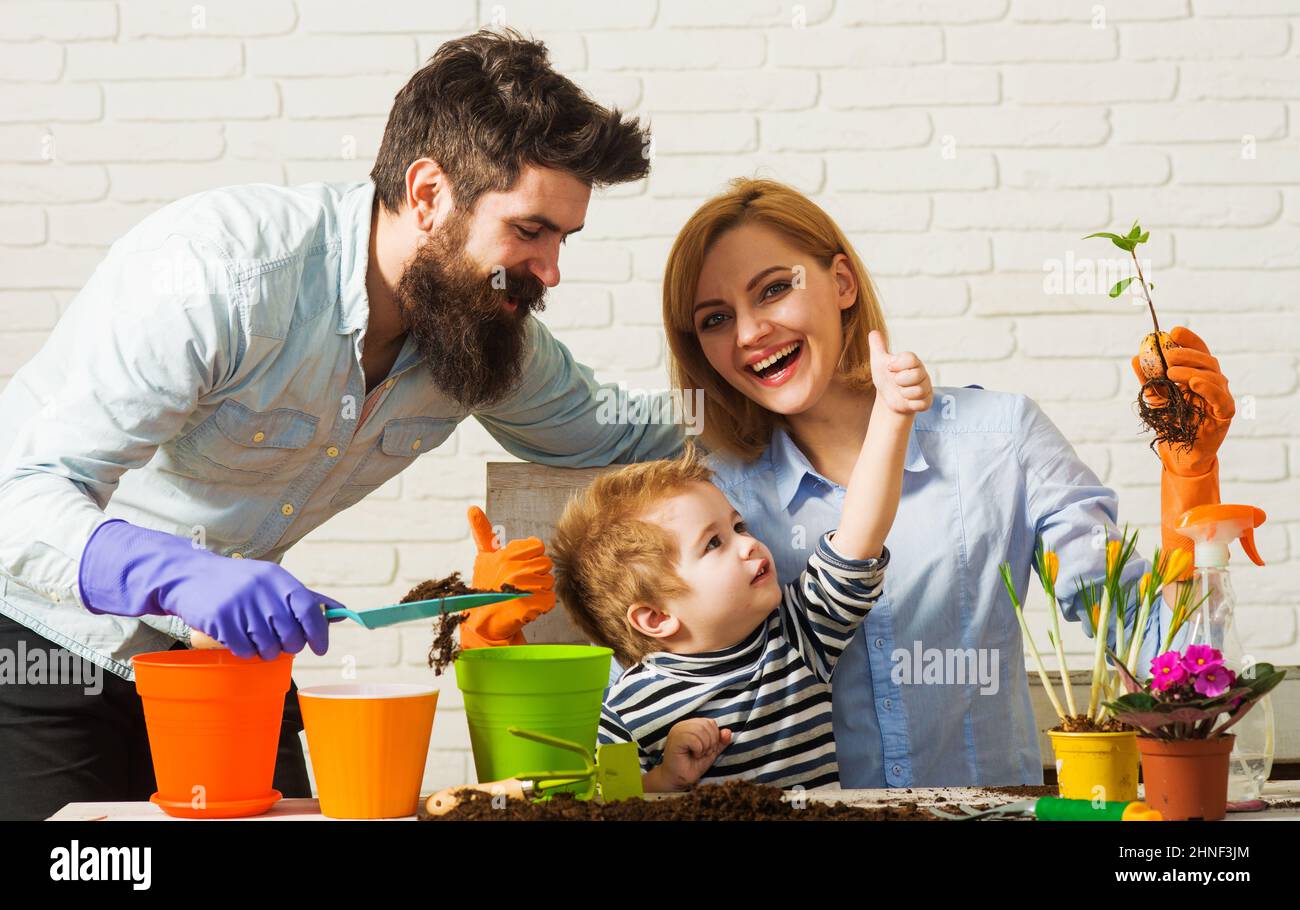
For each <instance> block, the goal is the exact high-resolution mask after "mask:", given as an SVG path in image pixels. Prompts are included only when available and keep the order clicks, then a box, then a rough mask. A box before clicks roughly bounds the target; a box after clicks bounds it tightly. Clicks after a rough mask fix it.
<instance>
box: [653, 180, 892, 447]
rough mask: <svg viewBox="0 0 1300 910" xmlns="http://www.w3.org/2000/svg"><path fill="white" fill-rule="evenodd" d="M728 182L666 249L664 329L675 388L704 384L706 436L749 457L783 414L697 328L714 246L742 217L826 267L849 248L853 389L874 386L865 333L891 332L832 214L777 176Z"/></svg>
mask: <svg viewBox="0 0 1300 910" xmlns="http://www.w3.org/2000/svg"><path fill="white" fill-rule="evenodd" d="M729 187H730V188H729V189H728V190H727V191H726V192H724V193H722V194H720V195H718V196H715V197H713V198H712V199H710V200H709V201H708V202H706V203H704V204H703V205H702V206H700V207H699V209H697V210H696V212H695V214H694V215H692V216H691V217H690V220H689V221H687V222H686V224H685V226H683V227H682V229H681V231H680V232H679V233H678V234H677V239H676V240H675V241H674V242H673V248H672V252H671V253H669V254H668V265H667V266H666V267H665V269H664V331H665V332H666V333H667V336H668V349H669V351H670V352H671V354H672V363H671V364H670V366H669V372H670V375H671V377H672V382H673V385H674V387H676V388H678V389H682V390H690V389H703V390H704V415H703V433H702V434H701V441H702V442H703V443H704V444H705V446H707V447H708V448H709V449H721V450H723V451H726V452H729V453H731V454H733V455H737V456H740V457H741V458H743V459H745V460H746V461H750V460H753V459H754V458H756V457H757V456H758V455H759V454H760V453H761V452H762V451H763V450H764V449H765V448H767V446H768V443H769V442H770V440H771V437H772V431H773V429H774V428H775V427H777V426H778V425H784V423H785V421H784V418H783V417H781V415H778V414H773V413H772V412H771V411H768V410H767V409H765V408H763V407H761V406H760V405H758V404H757V403H756V402H754V401H752V400H751V399H749V398H748V397H746V396H745V394H744V393H743V392H741V391H739V390H738V389H736V388H734V387H733V386H732V385H731V384H730V383H728V382H727V381H726V380H725V379H723V378H722V377H721V376H719V375H718V373H717V372H716V371H715V370H714V369H713V367H712V366H711V365H710V364H709V361H708V358H706V357H705V356H704V351H703V350H702V349H701V348H700V342H699V338H698V337H697V336H696V334H695V318H694V312H693V311H694V306H695V294H696V289H697V288H698V286H699V280H700V272H701V270H702V269H703V268H704V258H705V256H706V255H707V254H708V252H709V249H710V248H711V247H712V246H713V244H714V243H715V242H716V241H717V239H718V238H719V237H721V236H722V235H723V234H724V233H726V232H727V231H729V230H731V229H732V228H735V227H739V226H740V225H742V224H764V225H767V226H769V227H771V228H774V229H775V230H777V231H780V232H781V233H782V234H784V235H785V236H786V237H787V238H789V240H790V241H791V242H792V243H794V244H795V245H796V246H798V247H799V248H801V249H803V250H805V251H806V252H807V253H808V255H809V256H811V257H813V259H814V260H816V261H817V262H818V263H820V264H821V265H822V267H824V268H830V265H831V260H832V259H834V258H835V256H836V254H838V253H843V254H844V255H845V256H847V257H848V260H849V264H850V266H851V268H852V270H853V274H854V277H855V278H856V279H857V284H858V296H857V300H856V301H855V302H854V304H853V305H852V306H850V307H848V308H847V309H845V310H843V311H841V316H840V321H841V326H842V330H843V334H844V347H843V350H842V351H841V352H840V359H839V363H838V365H837V370H838V372H839V374H840V375H841V376H842V377H844V378H845V379H846V380H848V382H849V384H850V385H851V386H852V387H854V388H859V389H863V390H866V389H870V388H871V358H870V348H869V346H868V343H867V336H868V335H869V334H870V333H871V330H872V329H878V330H879V331H880V332H881V334H882V335H885V344H886V346H888V344H889V338H888V334H887V333H886V331H885V319H884V315H883V314H882V313H881V310H880V303H879V302H878V301H877V299H876V291H875V288H874V287H873V286H872V282H871V276H870V275H869V274H868V273H867V269H866V266H864V265H863V264H862V260H861V259H859V258H858V254H857V253H856V252H855V251H854V250H853V247H852V246H851V245H850V244H849V241H848V238H847V237H845V236H844V232H843V231H841V230H840V228H839V225H837V224H836V223H835V221H834V219H832V218H831V216H830V215H827V214H826V212H824V211H823V210H822V209H821V208H820V207H819V206H818V205H817V204H816V203H815V202H813V201H812V200H811V199H809V198H808V197H807V196H805V195H804V194H803V193H800V192H799V191H798V190H796V189H794V188H792V187H789V186H786V185H785V184H783V183H778V182H777V181H775V180H755V179H751V178H747V177H739V178H737V179H735V180H733V181H731V183H730V184H729Z"/></svg>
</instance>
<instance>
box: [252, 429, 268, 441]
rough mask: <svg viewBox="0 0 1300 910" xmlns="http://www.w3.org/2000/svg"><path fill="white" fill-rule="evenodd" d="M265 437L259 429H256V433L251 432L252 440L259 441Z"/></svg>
mask: <svg viewBox="0 0 1300 910" xmlns="http://www.w3.org/2000/svg"><path fill="white" fill-rule="evenodd" d="M265 438H266V434H265V433H263V432H262V431H261V430H258V431H257V432H256V433H254V434H253V442H261V441H262V440H263V439H265Z"/></svg>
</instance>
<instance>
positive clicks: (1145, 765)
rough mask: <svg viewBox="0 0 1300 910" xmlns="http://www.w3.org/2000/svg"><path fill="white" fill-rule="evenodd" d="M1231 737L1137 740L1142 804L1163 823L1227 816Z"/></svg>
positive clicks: (1141, 738)
mask: <svg viewBox="0 0 1300 910" xmlns="http://www.w3.org/2000/svg"><path fill="white" fill-rule="evenodd" d="M1236 738H1237V737H1236V736H1234V735H1233V734H1231V733H1229V734H1225V735H1223V736H1216V737H1214V738H1213V739H1180V740H1161V739H1153V738H1152V737H1148V736H1139V737H1138V740H1137V743H1138V751H1139V752H1141V753H1142V784H1143V786H1144V787H1145V788H1146V803H1147V805H1149V806H1150V807H1151V808H1152V809H1156V810H1158V811H1159V812H1160V813H1161V814H1162V815H1163V816H1164V817H1165V820H1166V821H1188V820H1192V819H1196V820H1202V821H1216V820H1218V819H1221V818H1223V816H1224V815H1225V814H1226V813H1227V805H1228V756H1229V754H1230V753H1231V752H1232V743H1233V741H1234V740H1236Z"/></svg>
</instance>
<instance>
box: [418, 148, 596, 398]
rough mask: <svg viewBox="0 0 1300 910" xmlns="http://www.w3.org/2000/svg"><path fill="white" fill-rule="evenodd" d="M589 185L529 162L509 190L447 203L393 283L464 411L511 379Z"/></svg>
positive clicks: (510, 384) (500, 393) (440, 380)
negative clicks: (468, 205)
mask: <svg viewBox="0 0 1300 910" xmlns="http://www.w3.org/2000/svg"><path fill="white" fill-rule="evenodd" d="M590 198H591V188H590V187H588V186H587V185H586V184H585V183H583V182H582V181H581V180H579V179H578V178H576V177H574V176H573V175H572V174H568V173H565V172H562V171H556V170H551V169H543V168H537V167H531V166H527V167H525V168H524V169H523V170H522V171H521V172H520V175H519V180H518V181H517V182H516V183H515V186H514V187H513V188H512V189H510V190H507V191H506V192H502V193H495V192H489V193H484V194H483V195H482V196H480V197H479V199H478V202H477V203H476V204H475V207H474V211H473V212H472V213H466V212H463V211H460V210H458V209H452V210H451V211H450V212H449V213H448V214H447V215H446V216H445V217H444V219H443V221H442V223H441V224H440V225H439V226H438V230H437V232H436V233H434V234H433V235H432V236H430V237H429V239H428V240H427V241H426V242H425V243H423V244H421V246H420V247H419V248H418V249H417V250H416V253H415V257H414V258H413V259H412V260H411V262H410V263H409V264H408V265H407V266H406V269H405V270H404V271H403V273H402V277H401V278H400V279H399V281H398V284H397V288H396V295H397V300H398V305H399V306H400V307H401V312H402V320H403V323H404V324H405V326H406V329H407V331H409V332H410V333H411V335H412V337H413V338H414V340H415V343H416V347H417V350H418V351H419V352H420V356H421V357H422V358H423V359H424V361H425V363H426V365H427V366H428V368H429V371H430V372H431V373H432V375H433V379H434V382H435V383H437V385H438V386H439V388H440V389H442V391H444V392H445V393H447V394H448V395H450V396H451V397H452V398H454V399H455V400H456V401H458V402H459V403H460V404H461V405H462V406H463V407H465V408H468V409H471V410H473V409H477V408H482V407H485V406H487V405H490V404H492V403H494V402H496V401H499V400H500V399H501V398H503V397H504V396H505V395H506V394H508V393H509V392H510V390H511V389H512V388H514V386H515V385H516V383H517V382H518V381H519V374H520V369H521V367H522V364H523V358H524V354H525V350H524V340H525V332H526V328H527V322H526V320H527V319H528V317H529V314H530V313H531V312H532V311H533V310H541V309H543V307H544V306H545V294H546V289H547V288H551V287H555V285H557V284H559V282H560V268H559V257H560V246H561V244H563V243H564V240H565V238H566V237H567V236H568V235H569V234H572V233H575V232H577V231H579V230H581V229H582V225H583V220H584V219H585V218H586V215H587V203H588V201H589V200H590Z"/></svg>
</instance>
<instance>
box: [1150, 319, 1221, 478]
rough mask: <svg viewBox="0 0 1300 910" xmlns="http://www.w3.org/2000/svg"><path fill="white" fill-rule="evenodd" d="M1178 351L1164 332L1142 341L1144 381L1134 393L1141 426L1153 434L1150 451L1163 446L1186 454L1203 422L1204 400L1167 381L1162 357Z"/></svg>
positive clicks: (1166, 370)
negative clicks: (1143, 425)
mask: <svg viewBox="0 0 1300 910" xmlns="http://www.w3.org/2000/svg"><path fill="white" fill-rule="evenodd" d="M1178 347H1181V345H1179V344H1178V343H1177V342H1176V341H1174V340H1173V339H1172V338H1170V337H1169V334H1168V333H1167V332H1151V333H1150V334H1149V335H1147V336H1146V337H1145V338H1143V339H1142V347H1141V348H1140V350H1139V351H1138V366H1139V368H1140V369H1141V370H1142V375H1143V376H1145V377H1146V381H1145V382H1144V383H1143V384H1142V390H1141V391H1140V392H1138V399H1137V407H1138V415H1139V416H1140V417H1141V418H1142V422H1143V423H1144V424H1146V426H1147V427H1148V428H1149V429H1150V430H1152V431H1153V432H1154V433H1155V438H1154V439H1152V440H1151V448H1152V449H1154V448H1155V447H1156V446H1158V445H1159V444H1160V443H1167V444H1168V445H1170V446H1174V447H1176V448H1179V449H1182V450H1183V451H1188V452H1189V451H1191V449H1192V446H1193V445H1195V443H1196V436H1197V434H1198V433H1199V432H1200V429H1201V423H1202V422H1203V421H1204V420H1205V400H1204V399H1203V398H1201V396H1200V395H1198V394H1196V393H1195V392H1193V391H1192V390H1191V389H1183V388H1182V387H1181V386H1179V385H1178V384H1177V383H1176V382H1174V381H1173V380H1171V379H1170V378H1169V377H1168V375H1167V372H1168V366H1169V364H1168V362H1167V361H1166V359H1165V354H1166V353H1167V352H1169V351H1171V350H1173V349H1175V348H1178Z"/></svg>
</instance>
